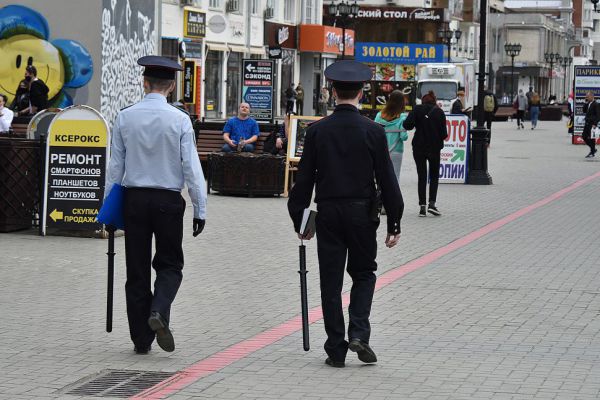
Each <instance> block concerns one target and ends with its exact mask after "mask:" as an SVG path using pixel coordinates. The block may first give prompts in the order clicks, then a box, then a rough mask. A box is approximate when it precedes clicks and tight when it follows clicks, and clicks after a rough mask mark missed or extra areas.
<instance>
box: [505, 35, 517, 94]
mask: <svg viewBox="0 0 600 400" xmlns="http://www.w3.org/2000/svg"><path fill="white" fill-rule="evenodd" d="M504 51H505V52H506V55H507V56H509V57H510V101H513V99H514V97H515V93H514V89H515V87H514V79H515V57H517V56H518V55H519V54H520V53H521V44H520V43H506V44H505V45H504Z"/></svg>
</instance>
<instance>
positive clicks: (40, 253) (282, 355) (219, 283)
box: [0, 121, 600, 399]
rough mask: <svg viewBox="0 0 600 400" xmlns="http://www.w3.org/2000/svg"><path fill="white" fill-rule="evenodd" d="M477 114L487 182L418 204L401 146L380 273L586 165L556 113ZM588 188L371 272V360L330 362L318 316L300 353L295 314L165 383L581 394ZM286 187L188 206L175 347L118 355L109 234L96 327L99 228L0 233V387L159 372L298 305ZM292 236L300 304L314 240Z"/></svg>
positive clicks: (13, 395)
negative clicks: (488, 131)
mask: <svg viewBox="0 0 600 400" xmlns="http://www.w3.org/2000/svg"><path fill="white" fill-rule="evenodd" d="M493 128H494V133H493V139H492V145H491V148H490V153H489V156H490V161H489V164H490V168H489V169H490V173H491V175H492V177H493V179H494V185H491V186H469V185H443V186H441V188H440V191H439V196H438V197H439V200H438V204H439V207H440V209H441V211H442V212H443V213H444V215H443V216H442V217H441V218H434V217H428V218H418V217H417V211H418V210H417V209H418V207H417V201H416V199H417V195H416V172H415V168H414V165H413V164H414V163H413V162H412V159H411V157H410V149H407V153H406V156H405V159H404V165H403V170H402V192H403V194H404V197H405V202H406V209H405V217H404V218H403V221H402V227H403V232H402V234H403V236H402V239H401V242H400V244H399V246H397V247H396V248H394V249H392V250H389V249H386V248H385V247H384V246H383V245H382V244H380V249H379V257H378V263H379V274H384V273H385V272H387V271H393V270H394V269H395V268H397V267H399V266H401V265H404V264H406V263H408V262H410V261H411V260H415V259H418V258H419V257H421V256H424V255H427V254H429V253H431V252H432V251H434V250H436V249H438V248H441V247H443V246H446V245H448V244H449V243H452V242H454V241H455V240H457V239H459V238H463V237H465V236H466V235H468V234H470V233H471V232H474V231H477V230H478V229H480V228H482V227H484V226H486V225H488V224H489V223H492V222H494V221H497V220H500V219H502V218H504V217H505V216H507V215H510V214H512V213H514V212H516V211H518V210H521V209H524V208H525V207H527V206H530V205H532V204H534V203H536V202H537V201H539V200H541V199H544V198H547V197H548V196H550V195H552V194H554V193H556V192H558V191H560V190H562V189H564V188H566V187H569V186H570V185H571V184H573V183H574V182H577V181H579V180H581V179H584V178H586V177H589V176H591V175H593V174H595V173H597V172H598V171H600V163H599V162H596V161H589V160H584V158H583V157H584V156H585V154H587V151H586V148H585V147H584V146H572V145H570V144H569V143H570V138H569V137H568V136H567V134H566V129H565V123H564V121H563V122H540V125H539V128H538V129H537V130H534V131H531V130H525V131H517V130H516V129H514V126H513V124H512V123H509V122H506V123H494V126H493ZM599 195H600V177H598V178H595V179H592V180H590V181H589V182H587V183H585V184H583V185H581V186H579V187H577V188H575V189H574V190H572V191H570V192H569V193H566V194H564V195H563V196H562V197H558V198H556V199H554V200H553V201H551V202H549V203H548V204H546V205H543V206H541V207H539V208H537V209H535V210H532V211H530V212H528V213H526V214H524V215H522V216H520V217H518V218H516V219H515V220H514V221H512V222H510V223H507V224H505V225H503V226H501V227H498V228H496V229H492V230H490V232H489V233H488V234H486V235H484V236H482V237H480V238H477V239H476V240H474V241H472V242H470V243H468V244H466V245H464V246H462V247H457V248H455V249H454V250H453V251H449V252H447V253H445V255H443V256H442V257H440V258H437V259H436V260H434V261H432V262H430V263H427V262H424V263H422V267H420V268H418V269H416V270H415V271H414V272H411V273H409V274H407V275H405V276H403V277H401V278H400V279H398V280H396V281H394V282H391V283H389V284H388V285H387V286H385V287H383V288H381V289H380V290H379V291H378V292H377V293H376V295H375V301H374V306H373V316H372V325H373V334H372V341H371V344H372V346H373V348H374V349H375V351H376V352H377V353H378V356H379V359H380V361H379V363H378V364H377V365H375V366H364V365H361V363H360V362H359V361H358V360H357V359H356V358H355V355H354V354H353V353H349V355H348V359H347V367H346V368H345V369H341V370H340V369H333V368H329V367H327V366H325V365H324V364H323V361H324V358H325V355H324V352H323V350H322V344H323V341H324V330H323V326H322V321H318V322H316V323H314V324H312V325H311V346H312V349H311V351H310V352H307V353H305V352H303V351H302V340H301V332H299V331H296V332H295V333H293V334H292V335H290V336H287V337H285V338H283V339H281V340H278V341H276V342H275V343H273V344H271V345H268V346H266V347H264V348H262V349H261V350H259V351H257V352H254V353H251V354H250V355H248V356H246V357H244V358H242V359H241V360H239V361H236V362H234V363H232V364H231V365H229V366H227V367H225V368H223V369H221V370H219V371H218V372H216V373H214V374H211V375H208V376H207V377H204V378H202V379H199V380H197V381H194V382H193V383H191V384H190V385H188V386H186V387H185V388H183V389H182V390H178V391H176V392H174V393H173V394H171V395H170V396H169V398H172V399H191V398H198V399H199V398H212V399H230V398H240V399H266V398H274V399H275V398H277V399H279V398H285V399H305V398H306V399H331V398H340V399H341V398H349V399H362V398H365V399H367V398H368V399H420V398H427V399H463V398H464V399H470V398H480V399H490V398H494V399H505V398H506V399H512V398H514V399H530V398H532V399H533V398H535V399H597V398H599V397H600V332H599V330H600V318H599V313H600V289H598V288H599V287H600V275H599V274H600V272H598V270H599V269H598V265H600V251H598V249H597V238H598V237H600V214H599V213H597V212H595V209H596V207H597V203H598V199H599V198H600V196H599ZM285 204H286V201H285V199H283V198H273V199H246V198H235V197H225V196H218V195H211V196H210V197H209V209H208V210H209V217H208V223H207V226H206V230H205V233H203V234H202V235H201V236H199V237H198V238H192V236H191V219H190V218H188V219H189V221H188V223H189V226H187V227H186V232H185V239H184V249H185V255H186V267H185V269H184V282H183V285H182V287H181V289H180V293H179V295H178V298H177V300H176V302H175V304H174V306H173V311H172V326H173V329H174V331H175V339H176V344H177V349H176V351H175V352H174V353H164V352H162V351H161V350H160V349H158V347H156V348H155V349H153V351H152V352H151V353H150V354H149V355H147V356H136V355H135V354H133V351H132V345H131V343H130V341H129V337H128V335H129V334H128V329H127V322H126V317H125V313H124V310H125V305H124V290H123V286H124V270H123V269H124V251H123V238H118V239H117V243H116V247H117V253H118V254H117V260H116V265H117V270H118V271H117V275H116V280H115V282H116V286H115V289H116V293H115V321H114V331H113V332H112V333H110V334H109V333H106V332H104V313H105V303H104V301H105V297H104V296H105V290H106V288H105V286H106V281H105V279H106V277H105V274H106V256H105V254H104V253H105V252H106V241H102V240H94V239H75V238H62V237H45V238H41V237H38V236H35V234H34V232H25V233H12V234H2V235H0V271H1V272H2V279H1V280H0V304H2V316H3V322H4V323H3V324H2V325H0V335H1V337H2V338H3V343H2V345H1V346H0V368H1V370H2V371H3V372H2V375H3V378H2V379H0V398H6V399H21V398H22V399H39V398H65V399H73V398H75V397H74V396H71V395H67V394H65V393H66V391H65V390H63V389H64V388H65V387H66V386H67V385H71V384H73V383H75V382H77V381H78V380H80V379H82V378H85V377H88V376H90V375H91V374H96V373H98V372H100V371H103V370H106V369H126V370H143V371H170V372H176V371H179V370H182V369H185V368H187V367H189V366H190V365H194V364H195V363H197V362H199V361H201V360H204V359H206V358H207V357H209V356H211V355H213V354H218V353H219V352H220V351H223V350H225V349H227V348H229V347H230V346H232V345H234V344H236V343H238V342H242V341H244V340H247V339H248V338H251V337H253V336H255V335H257V334H259V333H261V332H264V331H265V330H267V329H270V328H273V327H276V326H279V325H280V324H282V323H284V322H286V321H288V320H290V319H291V318H293V317H295V316H297V315H298V314H299V311H300V307H299V293H298V291H299V290H298V274H297V272H296V271H297V268H298V267H297V245H298V243H297V240H296V239H295V235H294V234H293V232H292V228H291V225H290V222H289V218H288V217H287V210H286V207H285ZM188 211H191V210H188ZM188 217H189V215H188ZM379 234H380V239H382V237H383V236H384V235H385V232H384V231H383V230H381V229H380V231H379ZM307 246H308V249H307V253H308V254H307V257H308V269H309V274H308V277H309V304H310V306H311V307H316V306H318V305H319V292H318V279H317V278H318V271H317V267H316V245H315V242H314V241H311V242H309V243H308V244H307ZM347 280H348V279H347ZM347 288H348V285H347Z"/></svg>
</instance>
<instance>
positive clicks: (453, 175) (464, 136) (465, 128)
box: [440, 115, 470, 183]
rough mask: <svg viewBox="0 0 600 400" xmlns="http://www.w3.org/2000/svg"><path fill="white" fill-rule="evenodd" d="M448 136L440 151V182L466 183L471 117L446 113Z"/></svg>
mask: <svg viewBox="0 0 600 400" xmlns="http://www.w3.org/2000/svg"><path fill="white" fill-rule="evenodd" d="M446 128H447V129H448V138H447V139H446V140H445V141H444V148H443V149H442V151H441V153H440V182H441V183H465V182H466V180H467V165H468V161H469V160H468V154H469V129H470V123H469V118H468V117H467V116H466V115H446Z"/></svg>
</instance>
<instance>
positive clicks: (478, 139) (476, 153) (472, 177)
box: [467, 127, 492, 185]
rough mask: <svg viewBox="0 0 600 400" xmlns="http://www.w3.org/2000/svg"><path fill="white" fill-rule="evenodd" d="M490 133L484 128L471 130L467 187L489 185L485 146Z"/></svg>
mask: <svg viewBox="0 0 600 400" xmlns="http://www.w3.org/2000/svg"><path fill="white" fill-rule="evenodd" d="M489 137H490V131H489V130H488V129H485V128H484V127H476V128H473V129H471V147H470V149H469V150H470V154H469V174H468V175H467V184H469V185H491V184H492V177H491V176H490V174H489V172H488V162H487V146H488V143H489Z"/></svg>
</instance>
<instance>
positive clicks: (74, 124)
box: [43, 106, 109, 233]
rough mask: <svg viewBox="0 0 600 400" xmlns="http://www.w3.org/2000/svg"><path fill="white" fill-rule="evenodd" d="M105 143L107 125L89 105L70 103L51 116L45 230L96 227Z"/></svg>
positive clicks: (102, 181) (47, 153) (105, 157)
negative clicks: (71, 104) (52, 117)
mask: <svg viewBox="0 0 600 400" xmlns="http://www.w3.org/2000/svg"><path fill="white" fill-rule="evenodd" d="M108 143H109V138H108V126H107V125H106V122H105V121H104V119H103V118H102V116H101V115H100V114H99V113H98V112H97V111H96V110H94V109H92V108H90V107H86V106H75V107H71V108H69V109H66V110H64V111H61V112H60V113H58V114H57V115H56V116H55V117H54V119H53V120H52V123H51V124H50V128H49V131H48V141H47V147H46V174H45V175H46V176H45V182H46V186H45V198H44V203H45V207H44V216H43V232H44V233H45V232H46V228H56V229H61V230H97V229H99V227H100V224H99V223H98V222H97V221H96V216H97V215H98V210H99V209H100V205H101V204H102V200H103V198H104V183H105V180H106V162H107V152H108V150H107V148H108Z"/></svg>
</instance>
